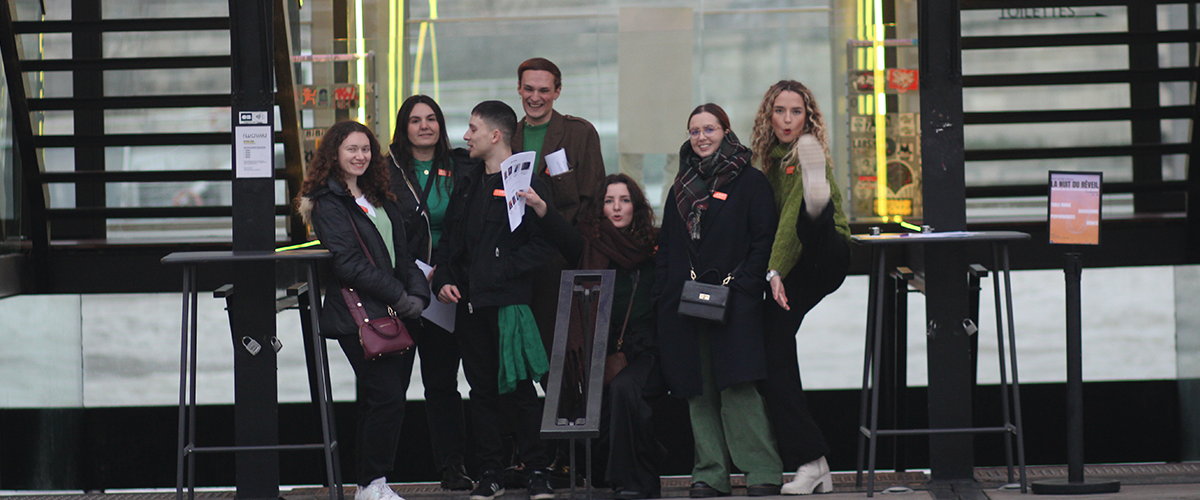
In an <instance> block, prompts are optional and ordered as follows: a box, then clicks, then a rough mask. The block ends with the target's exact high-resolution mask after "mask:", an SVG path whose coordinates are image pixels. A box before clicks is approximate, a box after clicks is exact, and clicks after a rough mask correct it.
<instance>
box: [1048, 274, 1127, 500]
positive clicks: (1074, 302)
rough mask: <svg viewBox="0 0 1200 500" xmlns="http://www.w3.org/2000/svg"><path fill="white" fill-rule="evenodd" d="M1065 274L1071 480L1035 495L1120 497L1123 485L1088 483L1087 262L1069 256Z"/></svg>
mask: <svg viewBox="0 0 1200 500" xmlns="http://www.w3.org/2000/svg"><path fill="white" fill-rule="evenodd" d="M1063 274H1064V278H1065V279H1066V282H1067V286H1066V290H1067V480H1066V481H1062V480H1061V479H1060V480H1050V481H1038V482H1036V483H1033V492H1034V493H1037V494H1047V495H1063V494H1085V493H1116V492H1118V491H1120V490H1121V482H1120V481H1095V480H1093V481H1087V480H1086V479H1085V478H1084V471H1083V325H1082V320H1081V318H1082V314H1081V312H1080V309H1081V308H1080V302H1081V301H1080V284H1081V282H1082V281H1083V280H1082V278H1083V260H1082V259H1080V258H1079V254H1078V253H1073V252H1072V253H1068V254H1067V259H1066V262H1065V264H1064V265H1063Z"/></svg>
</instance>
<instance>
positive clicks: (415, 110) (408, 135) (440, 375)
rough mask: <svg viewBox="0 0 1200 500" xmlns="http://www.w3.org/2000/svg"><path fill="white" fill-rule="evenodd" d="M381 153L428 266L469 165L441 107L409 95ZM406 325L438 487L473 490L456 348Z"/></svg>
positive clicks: (414, 247)
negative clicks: (456, 188)
mask: <svg viewBox="0 0 1200 500" xmlns="http://www.w3.org/2000/svg"><path fill="white" fill-rule="evenodd" d="M388 153H389V154H388V164H389V165H390V167H389V168H390V170H391V188H392V193H393V194H395V195H396V198H397V200H398V201H399V202H400V205H401V207H403V208H404V229H405V234H407V235H408V248H409V251H410V252H412V254H413V256H414V257H416V258H417V259H419V260H421V261H422V262H425V263H431V262H433V256H434V254H435V253H436V252H437V250H438V240H440V239H441V235H442V228H443V221H444V220H445V216H446V207H447V206H449V204H450V193H451V192H452V191H453V190H454V181H455V179H456V178H458V177H460V176H462V175H463V174H464V173H465V172H466V171H467V170H468V169H469V168H470V167H471V166H472V165H474V164H475V162H474V160H471V158H470V156H469V155H468V153H467V151H466V150H465V149H462V148H458V149H451V148H450V137H449V136H448V135H447V133H446V117H445V116H443V115H442V108H441V107H439V106H438V104H437V102H435V101H434V100H433V99H432V98H430V97H429V96H426V95H414V96H412V97H409V98H408V99H405V100H404V103H403V104H402V105H400V111H398V112H397V113H396V132H395V133H394V134H393V135H392V144H391V146H389V147H388ZM407 325H408V331H409V333H410V334H412V337H413V340H414V341H415V342H416V344H417V352H418V353H419V354H420V356H421V383H422V384H423V385H424V386H425V408H426V415H427V416H428V419H429V441H430V442H431V443H432V444H433V457H434V460H436V461H437V466H438V467H440V468H441V470H442V478H441V486H442V488H445V489H448V490H469V489H471V487H472V486H474V484H473V483H472V482H471V478H470V477H468V476H467V470H466V467H464V465H463V452H464V449H465V443H466V435H465V433H464V428H465V425H464V424H463V401H462V394H460V393H459V392H458V365H459V361H460V359H461V356H460V355H459V352H458V345H457V344H456V343H455V341H454V336H453V334H451V333H450V332H448V331H446V330H445V329H444V328H442V327H440V326H438V325H437V324H436V323H434V322H432V321H428V320H426V319H424V318H415V319H413V320H410V321H408V322H407Z"/></svg>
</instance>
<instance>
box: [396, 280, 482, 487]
mask: <svg viewBox="0 0 1200 500" xmlns="http://www.w3.org/2000/svg"><path fill="white" fill-rule="evenodd" d="M435 300H436V299H435ZM405 324H406V325H408V332H409V334H411V335H412V337H413V340H414V341H416V343H417V354H418V355H420V356H421V383H422V384H423V385H424V386H425V411H426V414H427V417H428V419H429V441H430V443H432V444H433V458H434V460H436V461H437V466H438V467H447V466H458V465H462V464H463V449H464V447H465V443H466V441H467V438H466V436H465V435H464V433H463V432H464V423H463V399H462V394H459V392H458V362H459V359H460V358H459V354H458V343H457V342H455V340H454V334H453V333H450V332H448V331H446V330H445V329H444V328H442V327H440V326H437V325H436V324H434V323H433V322H431V321H424V320H415V321H406V322H405Z"/></svg>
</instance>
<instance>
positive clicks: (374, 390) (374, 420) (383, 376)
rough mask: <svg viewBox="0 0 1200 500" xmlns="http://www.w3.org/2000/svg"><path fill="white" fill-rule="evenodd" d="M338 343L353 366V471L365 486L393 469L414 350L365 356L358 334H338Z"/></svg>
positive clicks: (359, 482) (359, 481)
mask: <svg viewBox="0 0 1200 500" xmlns="http://www.w3.org/2000/svg"><path fill="white" fill-rule="evenodd" d="M338 344H339V345H341V346H342V352H344V353H346V358H347V359H349V360H350V366H351V367H353V368H354V386H355V389H356V392H357V397H356V399H357V401H358V426H357V427H356V429H355V438H354V443H355V451H356V456H355V459H356V461H357V468H356V469H357V472H356V474H357V476H358V479H357V481H358V484H359V485H361V486H365V485H367V484H368V483H370V482H371V481H372V480H374V479H375V478H379V477H384V476H386V475H387V473H388V472H391V471H392V465H393V464H394V462H395V458H396V448H397V447H398V446H399V441H400V424H401V423H402V422H403V421H404V403H405V402H407V400H408V398H407V397H406V393H407V392H408V380H409V375H411V374H412V366H413V357H414V353H413V351H412V350H409V351H408V352H406V353H404V354H401V355H399V356H389V357H386V358H380V359H376V360H366V359H363V350H362V345H360V344H359V343H358V336H356V335H346V336H341V337H338Z"/></svg>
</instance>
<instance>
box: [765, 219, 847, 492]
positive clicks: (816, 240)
mask: <svg viewBox="0 0 1200 500" xmlns="http://www.w3.org/2000/svg"><path fill="white" fill-rule="evenodd" d="M780 223H781V224H782V223H784V222H783V221H780ZM796 235H797V236H798V237H799V238H800V243H801V244H802V245H803V246H804V247H803V248H804V250H803V252H802V253H801V254H800V261H799V262H797V263H796V266H795V267H793V268H792V270H791V272H789V273H788V275H787V277H786V278H784V279H783V286H784V289H785V290H786V292H787V298H788V306H789V307H791V310H790V311H785V310H783V308H782V307H779V304H776V303H775V301H774V300H773V299H771V298H768V299H767V302H768V304H767V311H766V317H765V318H764V319H765V325H764V326H765V334H766V335H765V343H766V348H767V378H766V380H762V381H760V382H759V390H760V391H761V392H762V394H763V397H764V398H765V399H766V402H767V415H768V416H769V417H770V419H771V427H772V429H774V431H775V439H776V441H777V442H778V444H779V458H781V459H782V460H783V468H784V470H785V471H786V470H795V469H797V468H799V467H800V466H801V465H803V464H806V463H808V462H811V461H813V460H816V459H818V458H820V457H822V456H825V455H827V454H829V445H828V444H827V443H826V442H825V437H824V436H823V435H822V434H821V429H820V428H818V427H817V423H816V421H815V420H813V417H812V414H811V413H809V411H808V403H807V401H806V400H805V398H804V389H803V387H802V386H801V382H800V362H799V359H798V358H797V356H796V332H797V330H799V329H800V323H801V322H803V321H804V315H806V314H808V311H810V310H812V308H813V307H815V306H816V305H817V303H818V302H820V301H821V299H823V298H825V296H826V295H829V294H830V293H832V292H833V291H834V290H837V289H838V287H840V286H841V285H842V282H843V281H844V280H845V279H846V271H847V270H848V268H849V267H850V245H849V243H848V242H847V241H846V239H845V238H843V237H842V235H841V234H839V233H838V232H837V226H836V225H835V224H834V222H833V204H832V202H830V203H829V204H827V205H826V206H825V210H824V211H823V212H822V213H821V215H820V216H818V217H817V218H816V219H815V220H814V219H812V218H810V217H809V216H808V212H807V211H806V210H805V208H804V207H803V206H801V208H800V217H799V220H798V221H797V222H796Z"/></svg>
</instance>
